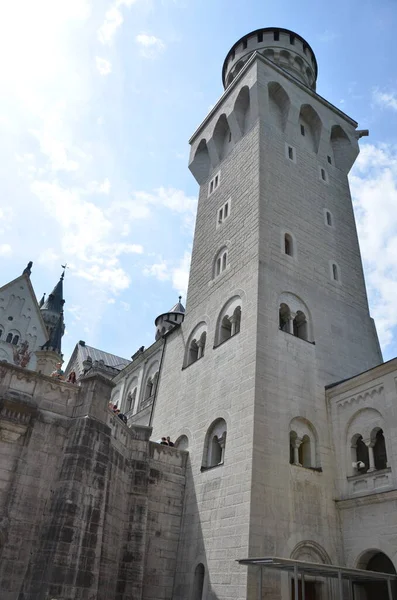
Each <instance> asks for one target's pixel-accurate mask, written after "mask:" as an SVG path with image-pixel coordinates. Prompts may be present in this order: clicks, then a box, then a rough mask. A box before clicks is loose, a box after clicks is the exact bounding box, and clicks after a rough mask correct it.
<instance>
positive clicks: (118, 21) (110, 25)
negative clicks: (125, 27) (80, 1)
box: [98, 0, 136, 44]
mask: <svg viewBox="0 0 397 600" xmlns="http://www.w3.org/2000/svg"><path fill="white" fill-rule="evenodd" d="M135 2H136V0H115V2H112V4H111V5H110V7H109V8H108V10H107V11H106V14H105V19H104V21H103V23H102V25H101V26H100V28H99V29H98V39H99V41H100V42H101V43H102V44H111V43H112V42H113V38H114V36H115V33H116V31H117V30H118V28H119V27H120V26H121V25H122V24H123V22H124V17H123V14H122V12H121V10H120V8H121V7H123V6H125V7H127V8H130V7H131V6H132V5H133V4H135Z"/></svg>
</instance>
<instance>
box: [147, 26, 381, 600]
mask: <svg viewBox="0 0 397 600" xmlns="http://www.w3.org/2000/svg"><path fill="white" fill-rule="evenodd" d="M222 75H223V83H224V86H225V92H224V94H223V95H222V97H221V98H220V99H219V101H218V102H217V104H216V105H215V106H214V108H213V109H212V110H211V111H210V113H209V114H208V115H207V116H206V118H205V119H204V121H203V122H202V124H201V125H200V126H199V127H198V129H197V130H196V132H195V133H194V134H193V136H192V138H191V140H190V143H191V156H190V163H189V168H190V170H191V172H192V173H193V175H194V177H195V178H196V180H197V182H198V183H199V185H200V192H199V200H198V209H197V221H196V231H195V237H194V245H193V254H192V263H191V271H190V279H189V291H188V297H187V307H186V316H185V319H184V322H183V324H182V325H181V327H180V328H179V329H177V330H176V331H175V332H173V333H172V335H170V336H169V339H167V341H166V348H165V351H164V355H163V359H162V363H163V364H162V367H161V377H160V381H159V387H158V392H157V398H156V404H155V408H154V419H153V429H154V431H153V436H154V439H156V438H159V437H161V436H162V435H171V436H172V437H173V438H174V439H176V440H177V442H178V440H183V445H184V447H186V445H188V449H189V455H190V464H191V472H190V476H188V479H187V488H186V505H185V516H184V521H183V525H182V534H181V541H180V545H179V558H178V561H179V563H178V574H177V581H176V584H175V589H174V595H173V598H175V599H178V600H182V599H184V600H185V599H186V598H200V599H201V598H211V599H212V598H213V599H215V598H216V599H217V600H222V599H225V600H226V598H239V599H243V598H250V599H251V598H257V596H256V593H257V581H256V573H255V571H254V570H252V571H250V570H248V572H247V571H246V570H245V568H243V567H241V566H239V565H238V564H237V563H236V562H235V561H236V560H237V559H241V558H247V557H253V556H266V555H272V556H282V557H287V558H290V557H292V558H297V559H299V558H301V559H305V560H313V561H315V562H333V563H335V564H343V560H344V555H343V549H342V547H341V538H340V529H339V521H338V515H337V512H336V508H335V503H334V489H335V465H334V459H333V453H332V450H331V443H330V438H329V424H328V420H327V407H326V402H325V394H324V386H325V385H327V384H330V383H332V382H335V381H338V380H342V379H346V378H349V377H351V376H353V375H355V374H356V373H358V372H361V371H364V370H366V369H369V368H371V367H373V366H375V365H377V364H379V363H380V362H381V361H382V357H381V353H380V349H379V344H378V340H377V334H376V330H375V327H374V323H373V321H372V319H371V317H370V314H369V309H368V302H367V295H366V290H365V283H364V278H363V271H362V264H361V258H360V251H359V245H358V239H357V232H356V226H355V221H354V215H353V208H352V201H351V196H350V191H349V183H348V179H347V175H348V172H349V170H350V169H351V167H352V165H353V163H354V160H355V158H356V156H357V154H358V152H359V148H358V139H359V137H361V135H362V134H363V132H361V131H357V129H356V128H357V123H356V122H355V121H354V120H353V119H351V118H350V117H348V116H347V115H345V114H344V113H343V112H341V111H340V110H339V109H338V108H336V107H335V106H333V105H331V104H330V103H329V102H327V100H325V99H324V98H322V97H321V96H319V95H318V94H317V93H316V78H317V63H316V58H315V56H314V53H313V51H312V49H311V48H310V46H309V44H308V43H307V42H306V41H305V40H304V39H302V38H301V37H300V36H299V35H297V34H295V33H293V32H292V31H288V30H285V29H279V28H266V29H259V30H257V31H254V32H252V33H250V34H248V35H246V36H244V37H243V38H241V39H240V40H239V41H238V42H236V44H234V46H233V47H232V49H231V50H230V51H229V53H228V54H227V57H226V60H225V62H224V66H223V73H222ZM197 347H200V348H201V351H200V352H198V351H197V350H196V348H197ZM310 585H311V584H310V582H309V583H308V586H310ZM262 593H263V597H265V596H266V598H280V597H283V598H284V597H285V598H288V590H287V592H286V590H285V589H284V590H283V592H282V596H280V589H279V583H278V580H277V581H276V580H275V582H274V585H273V586H272V585H270V587H267V588H266V589H265V588H263V592H262ZM285 593H286V594H287V595H285ZM313 593H314V592H313ZM313 597H314V596H313Z"/></svg>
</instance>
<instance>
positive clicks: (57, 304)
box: [41, 265, 66, 313]
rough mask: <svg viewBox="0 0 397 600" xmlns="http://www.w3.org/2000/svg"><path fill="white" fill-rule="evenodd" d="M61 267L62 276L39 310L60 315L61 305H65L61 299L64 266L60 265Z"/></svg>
mask: <svg viewBox="0 0 397 600" xmlns="http://www.w3.org/2000/svg"><path fill="white" fill-rule="evenodd" d="M62 267H63V271H62V275H61V277H60V279H59V281H58V283H57V284H56V286H55V287H54V289H53V290H52V292H51V294H49V295H48V297H47V300H45V301H44V303H43V305H42V306H41V310H49V311H51V312H56V313H60V312H61V310H62V309H63V305H64V304H65V300H64V299H63V279H64V277H65V268H66V265H65V266H64V265H62Z"/></svg>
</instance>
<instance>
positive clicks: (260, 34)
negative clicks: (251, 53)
mask: <svg viewBox="0 0 397 600" xmlns="http://www.w3.org/2000/svg"><path fill="white" fill-rule="evenodd" d="M261 42H263V33H258V43H259V44H260V43H261Z"/></svg>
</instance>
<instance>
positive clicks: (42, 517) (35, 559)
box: [0, 365, 186, 600]
mask: <svg viewBox="0 0 397 600" xmlns="http://www.w3.org/2000/svg"><path fill="white" fill-rule="evenodd" d="M111 389H112V384H111V383H110V382H109V381H108V380H106V379H104V378H103V377H102V376H101V375H99V374H98V373H92V375H91V376H89V377H85V378H83V380H82V382H81V387H78V386H73V385H72V384H67V383H63V382H58V381H54V380H51V378H49V377H44V376H41V375H38V374H36V373H33V372H29V371H24V370H22V369H18V368H16V367H11V366H9V365H2V366H1V367H0V456H1V462H0V465H1V472H0V477H1V479H0V481H1V491H2V494H1V496H0V501H1V505H0V508H1V514H2V520H1V522H0V553H1V566H0V592H1V598H2V599H4V600H16V599H18V600H27V599H29V600H34V599H37V600H39V599H40V600H43V599H49V598H54V597H56V598H57V599H59V600H66V599H68V600H69V599H70V600H71V599H86V598H91V597H95V598H97V599H98V600H101V599H103V600H105V599H106V600H108V599H109V598H114V599H115V600H124V599H125V600H126V599H127V598H128V599H129V600H130V599H131V598H137V599H138V598H139V599H141V598H151V599H155V600H157V599H158V600H160V599H162V600H164V599H169V600H171V598H172V587H173V578H174V570H175V563H176V550H177V543H178V535H177V532H178V531H179V527H180V521H181V515H182V501H183V495H184V485H185V462H186V453H185V452H182V451H178V450H177V449H172V448H167V449H164V450H163V449H162V448H161V447H160V446H159V447H158V448H156V447H157V445H156V444H153V443H149V436H150V433H151V430H150V429H149V428H147V427H133V428H130V429H129V428H127V427H126V426H125V425H124V424H123V423H122V422H121V420H120V419H118V417H116V416H115V415H113V413H112V412H111V411H109V410H108V409H107V404H108V402H109V398H110V393H111ZM169 515H171V516H169ZM155 542H157V543H158V546H159V550H153V548H154V545H155ZM149 546H150V549H149ZM145 565H146V566H145ZM146 574H149V576H148V577H147V576H146ZM154 582H155V584H154Z"/></svg>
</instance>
